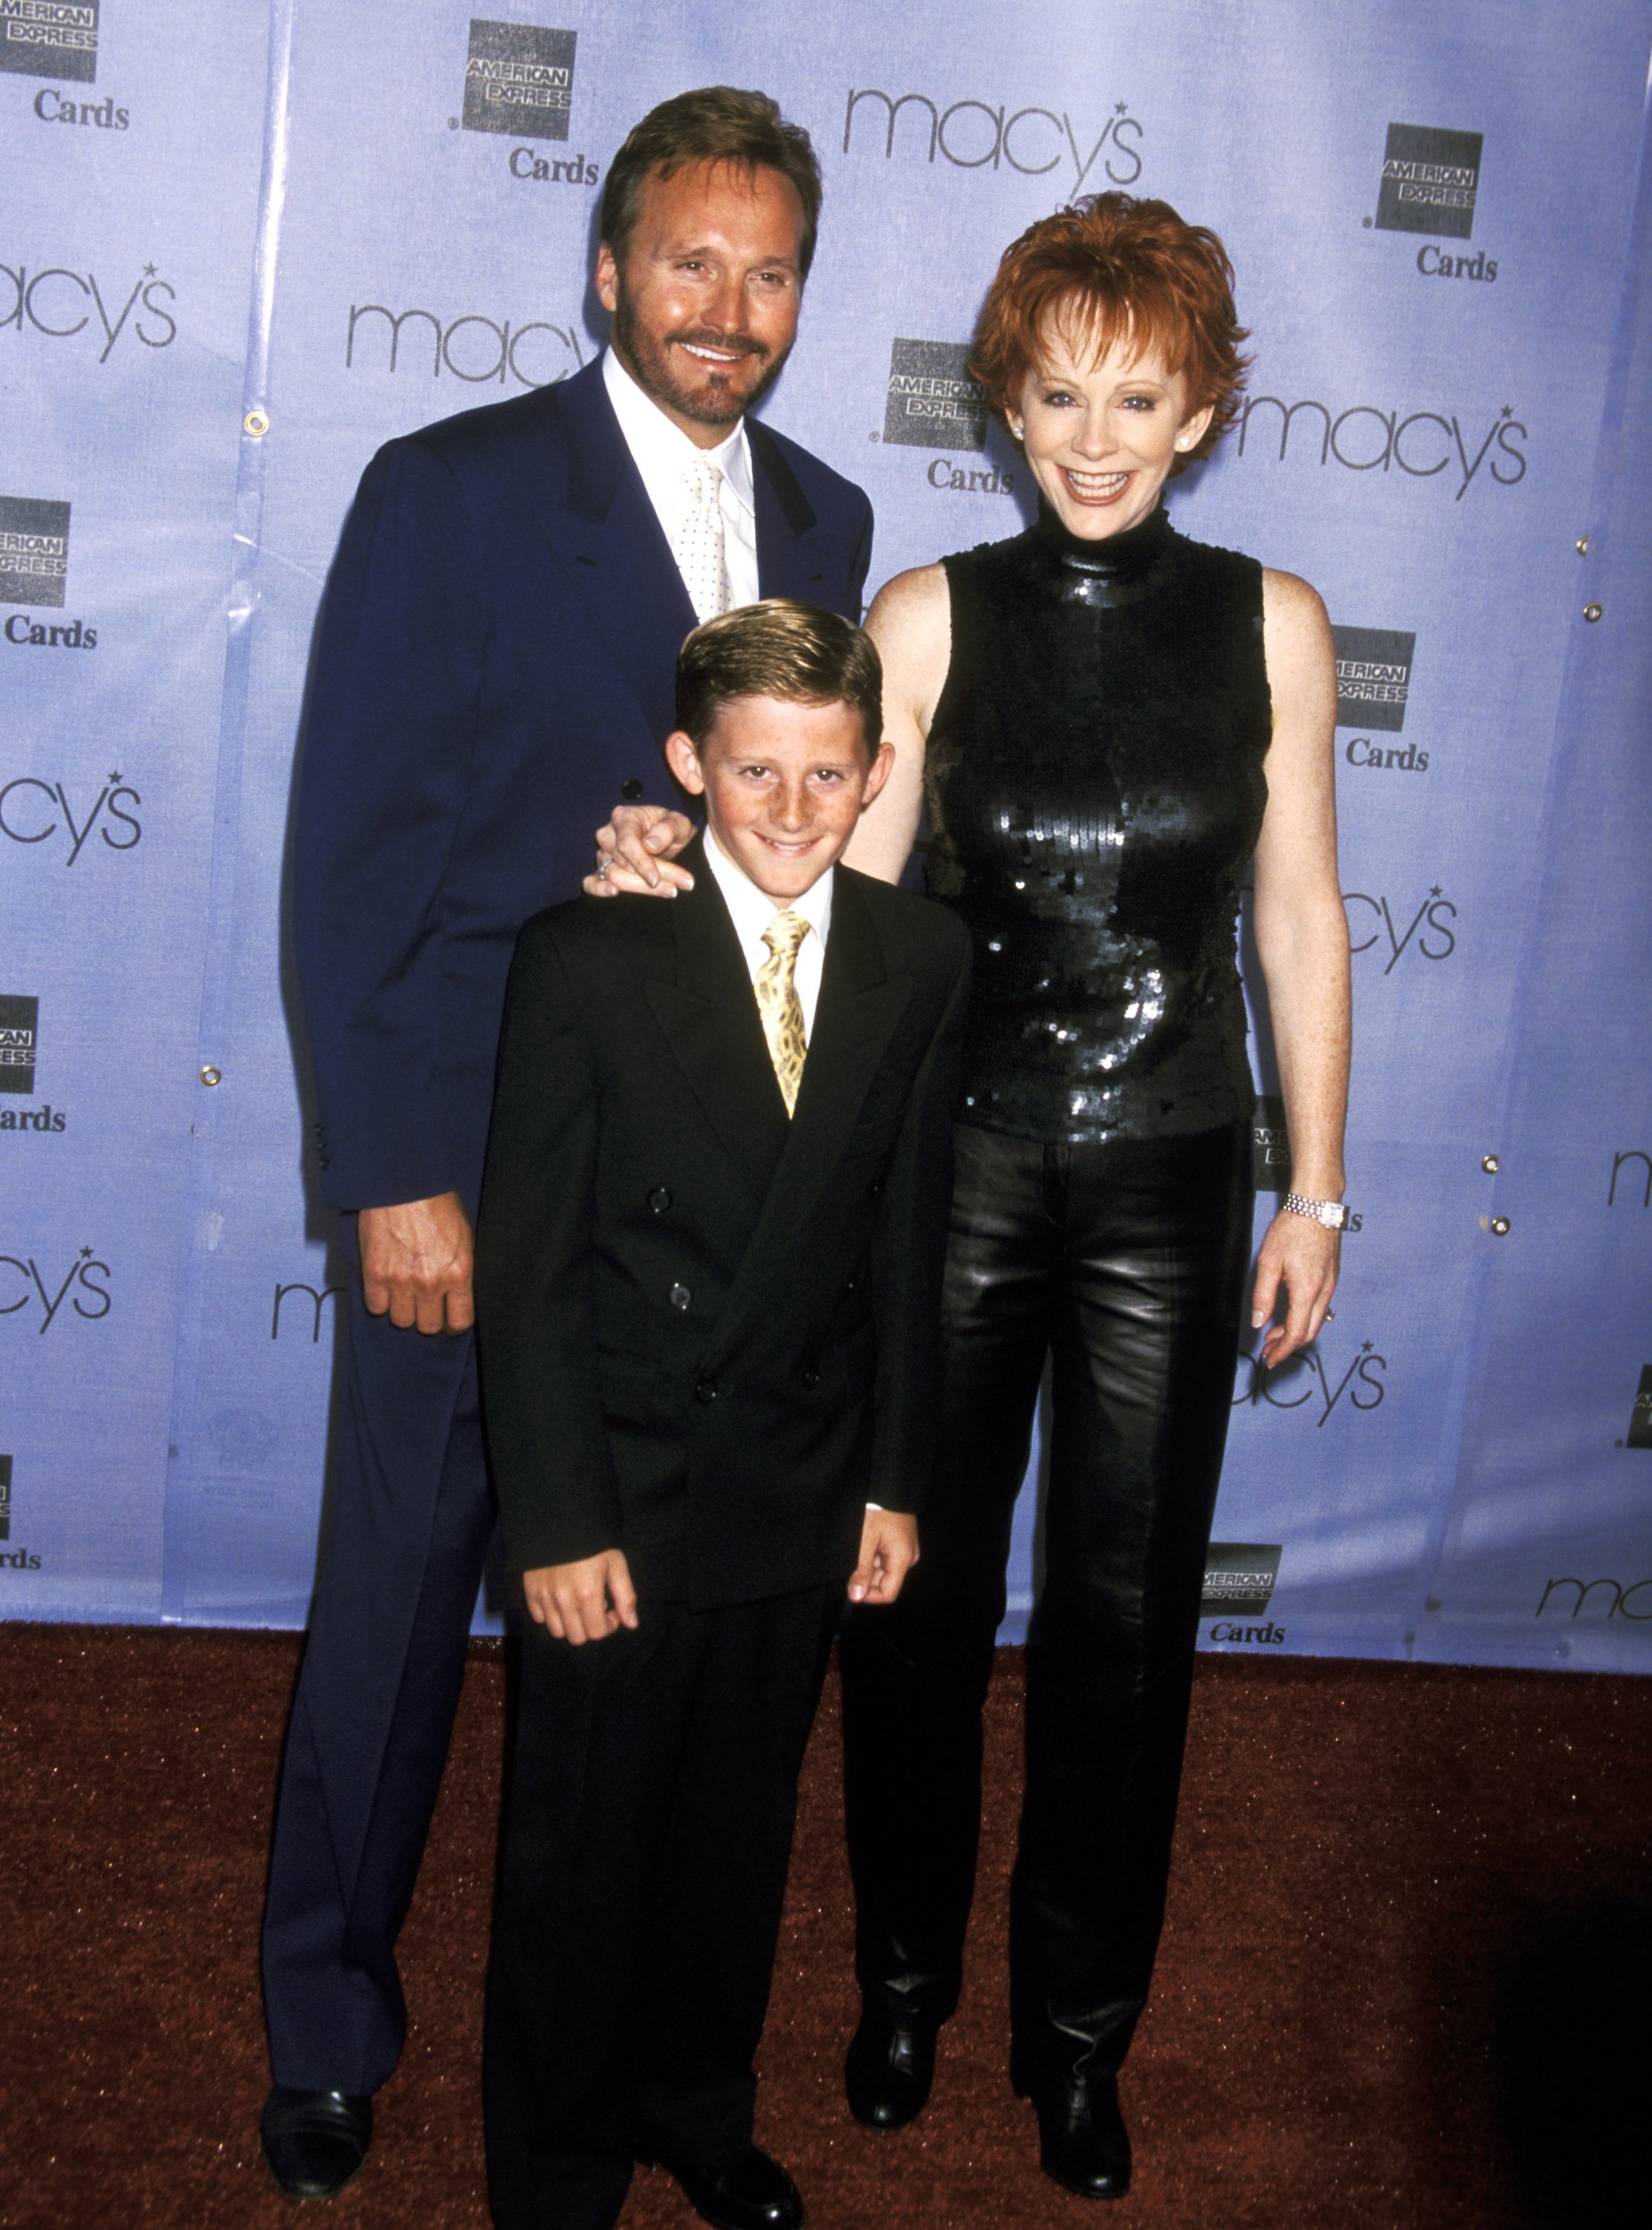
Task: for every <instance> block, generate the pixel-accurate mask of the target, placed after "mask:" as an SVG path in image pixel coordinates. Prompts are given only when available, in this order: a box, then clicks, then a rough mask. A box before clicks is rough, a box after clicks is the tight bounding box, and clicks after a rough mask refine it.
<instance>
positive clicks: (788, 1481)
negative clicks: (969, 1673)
mask: <svg viewBox="0 0 1652 2230" xmlns="http://www.w3.org/2000/svg"><path fill="white" fill-rule="evenodd" d="M684 864H685V866H688V867H692V868H693V869H694V870H695V873H696V880H695V886H694V888H693V890H692V891H691V892H686V893H682V894H681V895H679V896H678V898H676V899H672V900H671V901H670V902H661V901H659V900H648V899H604V900H594V899H576V900H575V902H574V903H573V904H572V905H569V906H555V907H552V908H551V909H550V912H545V913H541V914H538V915H536V916H535V917H534V918H533V919H532V920H531V921H530V922H529V923H528V924H527V925H526V927H525V928H524V931H523V932H522V936H521V939H520V942H519V943H518V944H517V953H516V958H515V961H514V963H513V964H512V967H511V979H510V987H509V990H508V992H507V994H506V998H505V1028H504V1035H503V1039H502V1041H501V1045H500V1053H499V1071H498V1088H497V1091H496V1094H495V1099H494V1110H493V1125H492V1138H491V1140H490V1144H489V1147H488V1155H487V1165H486V1174H485V1178H484V1182H483V1189H482V1205H481V1214H480V1218H479V1224H478V1228H477V1273H476V1292H477V1327H478V1337H479V1343H480V1354H481V1366H482V1389H483V1402H484V1408H485V1417H486V1422H487V1433H488V1442H489V1447H490V1450H491V1453H492V1461H493V1467H494V1476H495V1479H496V1483H497V1486H498V1496H499V1510H500V1519H501V1526H502V1531H503V1534H504V1539H505V1549H506V1552H507V1555H508V1557H509V1560H510V1563H511V1566H512V1568H513V1569H516V1570H518V1571H524V1570H533V1569H537V1568H538V1567H540V1566H543V1565H547V1564H559V1563H573V1562H575V1560H577V1559H579V1558H582V1557H585V1556H595V1555H596V1554H597V1553H598V1552H599V1551H601V1550H607V1549H612V1548H620V1549H622V1550H624V1551H625V1554H626V1557H627V1563H629V1566H630V1569H631V1573H632V1577H633V1581H634V1582H635V1584H636V1586H637V1588H638V1589H639V1592H640V1595H642V1596H643V1597H644V1599H645V1601H646V1599H647V1598H648V1597H649V1596H650V1595H652V1596H653V1597H655V1598H657V1599H661V1600H676V1601H682V1602H688V1603H689V1604H691V1606H693V1607H694V1608H702V1609H710V1608H719V1607H722V1606H724V1605H728V1604H731V1603H738V1602H755V1601H757V1600H759V1599H760V1598H762V1597H763V1596H766V1595H781V1594H785V1593H787V1592H788V1591H790V1590H791V1589H798V1588H804V1587H809V1586H813V1585H818V1584H820V1583H822V1582H826V1581H828V1580H832V1579H834V1578H839V1577H841V1576H844V1575H845V1574H847V1573H848V1572H849V1571H851V1570H852V1569H853V1567H854V1564H855V1561H856V1557H857V1554H858V1546H859V1539H860V1527H861V1520H862V1513H863V1511H864V1507H865V1504H866V1503H867V1502H868V1501H869V1500H870V1501H873V1502H879V1503H882V1504H883V1505H884V1506H885V1507H886V1508H889V1509H893V1510H903V1511H914V1510H916V1509H917V1508H919V1506H920V1505H921V1504H922V1499H923V1494H924V1489H925V1486H926V1485H927V1483H928V1477H929V1464H930V1459H931V1432H932V1425H933V1417H934V1411H935V1397H936V1382H937V1374H938V1337H939V1317H940V1296H941V1268H942V1254H943V1252H944V1247H945V1241H946V1231H947V1219H948V1205H949V1198H950V1193H951V1175H952V1157H951V1126H952V1121H953V1117H954V1112H955V1105H956V1099H957V1092H958V1069H959V1057H960V1048H961V1037H962V1028H963V1018H964V1010H965V1004H966V1001H967V989H968V985H967V976H968V946H967V937H966V934H965V932H964V931H963V929H962V928H961V925H960V924H959V923H958V922H957V921H956V919H955V918H954V917H953V916H952V915H951V914H949V913H948V912H945V911H944V910H943V909H942V908H941V907H939V906H931V905H929V903H928V902H927V901H925V900H924V899H917V898H914V897H912V896H911V895H910V894H909V893H905V892H903V891H899V890H896V889H893V888H891V887H890V886H888V885H887V884H884V883H879V882H874V881H871V880H869V879H868V878H866V877H865V876H862V875H858V874H856V873H852V871H851V870H849V869H847V868H845V867H839V869H838V870H837V883H836V886H835V889H834V891H833V894H832V922H831V930H830V934H829V936H828V938H827V941H826V957H825V967H824V970H823V975H822V979H821V984H820V1001H819V1005H818V1008H817V1010H816V1014H815V1018H814V1026H813V1032H812V1034H811V1039H810V1045H809V1053H808V1058H807V1062H806V1064H805V1067H804V1071H803V1081H802V1086H801V1088H800V1092H799V1095H798V1101H797V1108H796V1112H795V1115H794V1118H791V1119H789V1120H788V1118H787V1113H786V1108H785V1103H784V1101H783V1100H782V1099H781V1092H780V1087H779V1086H778V1084H777V1083H776V1081H775V1073H774V1069H773V1067H772V1066H771V1064H770V1061H769V1057H768V1047H767V1045H766V1044H765V1041H764V1039H763V1033H762V1023H761V1022H760V1021H759V1019H758V1015H757V1006H756V1001H755V997H754V996H753V993H752V988H751V982H750V977H749V974H748V972H747V968H746V964H745V961H744V959H743V957H742V954H741V951H740V947H739V944H738V943H737V941H736V936H735V931H734V927H733V924H732V923H731V921H730V918H729V913H728V909H727V907H726V906H724V904H723V896H722V893H721V892H720V891H719V890H718V888H717V883H716V880H715V879H714V878H713V876H712V875H711V873H710V870H709V869H708V868H707V867H706V866H705V863H704V856H703V854H702V853H701V852H700V849H699V846H698V841H697V842H696V845H695V846H694V847H693V848H691V851H690V852H688V853H686V854H685V856H684Z"/></svg>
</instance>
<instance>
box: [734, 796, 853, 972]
mask: <svg viewBox="0 0 1652 2230" xmlns="http://www.w3.org/2000/svg"><path fill="white" fill-rule="evenodd" d="M704 852H705V860H706V865H707V866H708V867H710V870H711V873H712V874H713V875H714V876H715V877H716V879H717V888H718V889H719V890H720V891H721V892H722V893H723V903H724V905H725V906H727V907H728V909H729V913H730V918H731V919H732V920H733V923H734V928H735V935H736V937H737V938H739V939H740V944H741V949H742V951H748V948H749V947H751V946H754V945H755V947H756V948H757V951H758V956H759V957H758V961H757V967H761V966H762V963H763V961H764V960H766V959H767V958H768V949H767V947H766V946H765V945H764V944H763V942H762V937H763V931H765V930H766V929H767V928H768V925H769V924H770V922H772V921H773V920H774V918H775V915H776V914H778V913H785V912H787V911H788V909H789V911H790V912H793V913H797V914H801V915H802V917H803V918H804V920H805V921H806V922H807V924H808V925H809V927H810V928H811V929H812V930H813V931H814V933H815V935H816V936H817V937H818V938H819V939H820V944H821V945H822V946H823V947H824V945H825V944H826V939H827V938H828V937H829V936H830V935H831V933H832V881H833V879H834V878H835V876H836V874H837V872H838V870H837V866H836V864H835V862H834V863H833V865H832V866H831V867H828V868H827V869H826V873H825V874H823V875H822V876H821V877H820V880H819V881H818V882H816V883H812V884H811V885H810V886H809V888H808V889H807V891H805V892H804V893H803V895H802V897H801V898H797V899H783V900H782V899H771V898H770V897H769V895H768V892H767V891H760V890H759V889H758V887H757V886H756V884H755V883H754V882H753V881H752V880H751V877H750V876H749V874H748V873H746V871H745V869H744V868H743V867H740V866H739V865H738V864H737V863H736V861H735V860H731V859H730V857H729V854H727V853H726V852H725V851H724V850H723V847H722V845H721V844H720V843H718V841H717V835H716V832H715V831H714V830H713V829H712V828H710V827H709V826H708V827H707V828H706V832H705V843H704ZM805 946H806V949H807V939H806V940H805ZM748 957H749V951H748ZM800 961H801V956H800ZM752 974H753V976H754V977H755V975H756V968H754V969H753V970H752Z"/></svg>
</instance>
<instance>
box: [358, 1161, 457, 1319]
mask: <svg viewBox="0 0 1652 2230" xmlns="http://www.w3.org/2000/svg"><path fill="white" fill-rule="evenodd" d="M357 1227H358V1228H357V1240H358V1242H359V1244H360V1247H361V1257H362V1298H363V1300H364V1301H365V1302H366V1303H367V1306H368V1310H369V1312H370V1314H371V1315H373V1316H376V1317H382V1316H383V1315H385V1314H386V1312H388V1313H389V1319H390V1322H391V1323H392V1324H398V1325H400V1326H401V1328H402V1331H406V1330H407V1329H408V1326H409V1325H410V1324H417V1326H418V1327H419V1330H420V1331H469V1330H470V1328H471V1326H472V1324H474V1323H475V1321H476V1310H475V1306H474V1304H473V1303H472V1299H471V1268H472V1251H471V1226H470V1218H469V1217H468V1216H467V1215H466V1213H465V1210H464V1208H463V1207H462V1205H461V1204H460V1197H459V1195H458V1194H457V1193H456V1192H444V1193H441V1194H440V1195H438V1196H437V1197H436V1198H435V1199H434V1200H408V1201H403V1202H402V1204H401V1205H400V1207H397V1208H363V1210H362V1212H361V1214H360V1215H359V1216H358V1217H357Z"/></svg>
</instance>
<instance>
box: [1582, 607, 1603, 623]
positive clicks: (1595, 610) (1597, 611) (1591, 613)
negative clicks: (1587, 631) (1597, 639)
mask: <svg viewBox="0 0 1652 2230" xmlns="http://www.w3.org/2000/svg"><path fill="white" fill-rule="evenodd" d="M1603 609H1604V607H1603V606H1602V605H1599V604H1585V606H1584V608H1583V616H1584V617H1585V619H1586V620H1597V619H1598V618H1599V617H1600V615H1601V612H1602V610H1603Z"/></svg>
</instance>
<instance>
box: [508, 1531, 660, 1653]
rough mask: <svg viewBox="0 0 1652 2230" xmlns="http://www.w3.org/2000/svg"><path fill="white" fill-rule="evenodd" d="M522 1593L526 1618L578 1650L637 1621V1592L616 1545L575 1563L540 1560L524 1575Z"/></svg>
mask: <svg viewBox="0 0 1652 2230" xmlns="http://www.w3.org/2000/svg"><path fill="white" fill-rule="evenodd" d="M522 1592H523V1594H524V1595H525V1596H526V1597H527V1600H528V1614H529V1616H530V1618H532V1619H533V1620H534V1621H536V1622H537V1624H538V1625H540V1626H548V1627H550V1631H551V1632H552V1633H553V1634H555V1635H556V1639H557V1640H558V1641H571V1642H572V1643H573V1644H574V1645H575V1647H576V1648H577V1647H578V1646H579V1644H580V1643H581V1642H582V1641H601V1640H603V1639H604V1637H605V1636H606V1635H607V1634H612V1633H613V1632H614V1629H615V1627H621V1626H635V1624H636V1623H637V1591H636V1589H634V1588H633V1586H632V1584H631V1570H630V1567H629V1566H628V1565H627V1563H626V1560H625V1552H624V1550H620V1549H605V1550H603V1551H602V1553H601V1556H585V1557H582V1559H581V1560H580V1562H579V1563H577V1564H542V1565H541V1566H540V1567H539V1569H537V1571H533V1572H524V1574H523V1575H522Z"/></svg>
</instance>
